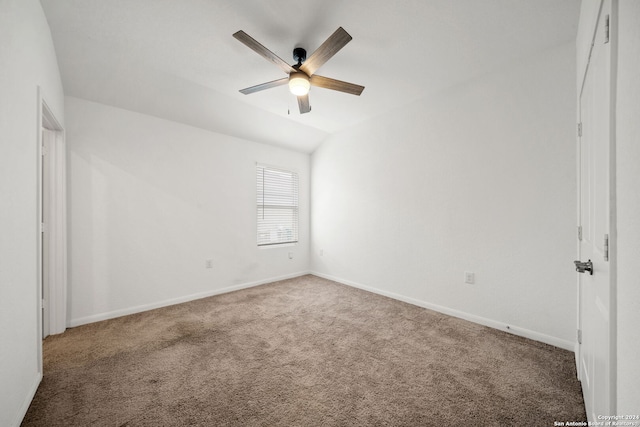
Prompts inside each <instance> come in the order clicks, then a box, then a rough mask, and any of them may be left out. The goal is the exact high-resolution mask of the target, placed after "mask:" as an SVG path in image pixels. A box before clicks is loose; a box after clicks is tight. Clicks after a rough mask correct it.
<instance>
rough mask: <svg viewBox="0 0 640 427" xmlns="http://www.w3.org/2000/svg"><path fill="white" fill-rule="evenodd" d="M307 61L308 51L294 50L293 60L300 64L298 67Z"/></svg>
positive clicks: (299, 48) (297, 48) (298, 48)
mask: <svg viewBox="0 0 640 427" xmlns="http://www.w3.org/2000/svg"><path fill="white" fill-rule="evenodd" d="M306 59H307V51H306V50H304V49H303V48H301V47H296V48H295V49H293V60H294V61H296V62H297V63H298V65H300V64H302V63H303V62H304V61H305V60H306Z"/></svg>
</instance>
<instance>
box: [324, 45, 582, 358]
mask: <svg viewBox="0 0 640 427" xmlns="http://www.w3.org/2000/svg"><path fill="white" fill-rule="evenodd" d="M436 66H437V65H436ZM575 111H576V110H575V45H574V44H568V45H564V46H561V47H558V48H556V49H553V50H550V51H547V52H544V53H541V54H539V55H538V56H536V57H534V58H531V59H530V60H528V61H526V62H522V63H517V64H512V65H510V66H507V67H503V69H502V71H501V72H496V73H493V74H490V75H485V76H483V77H481V78H478V79H476V80H473V81H471V82H468V83H467V84H465V85H462V86H459V87H456V88H453V89H451V90H449V91H448V92H446V93H443V94H440V95H438V96H437V97H433V98H429V99H424V100H422V101H421V102H418V103H413V104H411V105H408V106H406V107H405V108H402V109H400V110H398V111H396V112H395V113H394V114H392V115H390V116H385V117H379V118H378V119H376V120H372V121H369V122H366V123H363V124H362V125H360V126H358V127H357V128H354V129H351V130H349V131H345V132H343V133H340V134H337V135H335V136H333V137H331V138H329V139H328V140H327V141H326V142H324V143H323V145H322V146H321V147H320V148H319V149H318V150H317V151H316V152H315V153H314V154H313V156H312V175H311V176H312V178H311V181H312V213H311V217H312V246H311V248H312V255H311V262H312V265H311V266H312V271H314V272H317V273H319V274H320V275H324V276H326V277H332V278H334V279H337V280H340V281H343V282H345V283H350V284H353V285H356V286H363V287H369V288H371V289H374V290H376V291H378V292H381V293H385V294H387V295H393V296H395V297H399V298H402V299H405V300H408V301H411V302H414V303H417V304H421V305H424V306H431V307H434V306H435V307H437V308H438V309H440V310H443V311H445V312H448V313H451V314H456V315H460V316H463V317H466V318H469V319H472V320H475V321H479V322H483V323H486V324H490V325H492V326H496V327H504V328H506V326H507V325H509V326H510V327H511V330H512V331H515V332H516V333H520V334H523V335H526V336H530V337H532V338H536V339H539V340H542V341H546V342H549V343H552V344H555V345H559V346H562V347H565V348H568V349H570V350H573V342H574V337H575V330H576V297H575V273H574V269H573V264H572V261H573V259H574V257H575V238H576V236H575V232H576V231H575V230H576V229H575V209H576V179H575V127H574V123H575ZM321 250H322V251H323V255H322V256H320V251H321ZM465 271H470V272H474V273H475V279H476V283H475V284H473V285H469V284H465V283H464V272H465Z"/></svg>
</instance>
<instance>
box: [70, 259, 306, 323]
mask: <svg viewBox="0 0 640 427" xmlns="http://www.w3.org/2000/svg"><path fill="white" fill-rule="evenodd" d="M305 274H310V272H309V271H301V272H297V273H291V274H286V275H284V276H278V277H270V278H268V279H261V280H256V281H254V282H247V283H242V284H239V285H233V286H227V287H224V288H222V289H215V290H211V291H206V292H200V293H197V294H191V295H185V296H182V297H178V298H172V299H168V300H164V301H158V302H154V303H150V304H143V305H137V306H134V307H128V308H122V309H119V310H113V311H109V312H106V313H99V314H94V315H91V316H85V317H79V318H77V319H71V320H70V321H69V324H68V327H69V328H73V327H75V326H80V325H86V324H87V323H94V322H99V321H101V320H108V319H114V318H116V317H121V316H126V315H129V314H135V313H140V312H143V311H148V310H153V309H155V308H161V307H167V306H169V305H175V304H181V303H183V302H188V301H193V300H197V299H201V298H207V297H211V296H214V295H220V294H226V293H228V292H233V291H238V290H240V289H246V288H252V287H254V286H259V285H264V284H265V283H271V282H277V281H279V280H285V279H292V278H294V277H299V276H304V275H305Z"/></svg>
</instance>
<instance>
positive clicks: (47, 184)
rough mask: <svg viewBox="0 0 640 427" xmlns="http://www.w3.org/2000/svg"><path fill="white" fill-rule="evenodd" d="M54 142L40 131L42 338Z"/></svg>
mask: <svg viewBox="0 0 640 427" xmlns="http://www.w3.org/2000/svg"><path fill="white" fill-rule="evenodd" d="M54 141H55V133H54V131H51V130H49V129H45V128H43V129H42V173H41V174H40V176H41V177H42V205H41V206H42V215H41V218H40V222H41V223H42V224H43V226H42V228H41V233H42V268H41V269H40V271H41V272H42V338H43V339H44V338H46V337H48V336H49V334H50V333H51V324H50V319H51V310H50V309H51V307H50V304H51V282H50V280H51V262H50V260H51V255H52V254H51V224H50V222H51V221H50V218H51V205H52V200H51V198H52V196H53V195H52V183H51V152H52V149H53V147H52V146H53V144H54Z"/></svg>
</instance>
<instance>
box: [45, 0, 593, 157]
mask: <svg viewBox="0 0 640 427" xmlns="http://www.w3.org/2000/svg"><path fill="white" fill-rule="evenodd" d="M41 3H42V5H43V8H44V10H45V13H46V15H47V18H48V21H49V25H50V26H51V32H52V34H53V40H54V43H55V48H56V52H57V55H58V61H59V64H60V71H61V74H62V80H63V85H64V89H65V93H66V94H67V95H71V96H75V97H79V98H84V99H88V100H92V101H96V102H101V103H104V104H108V105H113V106H116V107H121V108H125V109H129V110H133V111H138V112H141V113H145V114H151V115H154V116H158V117H162V118H166V119H169V120H174V121H177V122H182V123H186V124H189V125H193V126H198V127H201V128H204V129H209V130H213V131H216V132H220V133H224V134H228V135H232V136H236V137H241V138H245V139H250V140H253V141H258V142H264V143H268V144H273V145H278V146H281V147H285V148H289V149H294V150H298V151H302V152H307V153H308V152H312V151H313V150H315V148H316V147H317V146H318V145H319V144H320V143H321V141H322V140H323V139H325V138H326V137H327V136H328V135H330V134H332V133H334V132H337V131H340V130H341V129H344V128H346V127H349V126H352V125H354V124H356V123H359V122H361V121H363V120H366V119H370V118H372V117H376V116H379V115H381V114H384V113H385V112H388V111H390V110H392V109H396V108H398V107H400V106H402V105H405V104H408V103H411V102H413V101H416V100H418V99H421V98H424V97H427V96H429V95H432V94H434V93H437V92H439V91H442V90H444V89H446V88H448V87H451V86H454V85H456V84H459V83H461V82H463V81H465V80H469V79H471V78H473V77H474V76H477V75H480V74H483V73H487V72H490V71H491V70H493V69H497V68H499V67H501V66H502V65H504V64H507V63H510V62H513V61H517V60H519V59H523V58H525V57H527V56H531V55H533V54H535V53H537V52H540V51H543V50H545V49H549V48H552V47H555V46H558V45H561V44H564V43H567V42H570V41H572V40H574V39H575V35H576V31H577V22H578V15H579V8H580V0H401V1H400V0H399V1H389V0H348V1H347V0H324V1H318V0H295V1H289V0H241V1H239V0H235V1H234V0H41ZM339 26H342V27H343V28H344V29H345V30H347V32H349V33H350V34H351V36H352V37H353V40H352V41H351V42H350V43H349V44H347V46H346V47H344V48H343V49H342V50H341V51H339V52H338V53H337V54H336V55H335V56H334V57H333V58H331V60H329V62H327V63H326V64H325V65H324V66H323V67H322V68H320V70H318V74H321V75H323V76H326V77H332V78H335V79H339V80H345V81H348V82H352V83H357V84H361V85H364V86H365V87H366V88H365V90H364V92H363V93H362V95H361V96H360V97H357V96H353V95H348V94H344V93H341V92H335V91H330V90H326V89H321V88H312V90H311V92H310V99H311V106H312V109H313V110H312V111H311V112H310V113H308V114H304V115H300V114H299V113H298V107H297V102H296V99H295V97H294V96H293V95H291V94H290V93H289V92H288V88H287V87H286V86H281V87H278V88H273V89H269V90H266V91H263V92H259V93H254V94H251V95H243V94H241V93H240V92H238V90H239V89H242V88H245V87H248V86H253V85H255V84H259V83H263V82H267V81H270V80H275V79H278V78H281V77H286V75H285V74H284V73H283V72H282V71H281V70H280V69H279V68H278V67H277V66H275V65H273V64H271V63H269V62H268V61H266V60H265V59H263V58H261V57H260V56H258V55H257V54H256V53H255V52H253V51H251V50H250V49H249V48H247V47H246V46H244V45H243V44H242V43H240V42H239V41H237V40H236V39H234V38H233V37H232V34H233V33H234V32H236V31H238V30H244V31H245V32H247V33H248V34H249V35H251V36H252V37H253V38H255V39H256V40H258V41H259V42H261V43H262V44H263V45H265V46H266V47H267V48H269V49H271V50H272V51H273V52H275V53H276V54H277V55H278V56H280V57H281V58H283V59H284V60H286V61H289V62H290V63H292V64H293V63H294V60H293V58H292V51H293V48H294V47H297V46H300V47H304V48H305V49H307V52H308V55H310V54H311V53H312V52H313V51H314V50H315V49H316V48H317V47H318V46H319V45H320V44H321V43H322V42H323V41H324V40H325V39H326V38H327V37H328V36H329V35H331V34H332V33H333V32H334V31H335V30H336V29H337V28H338V27H339ZM289 110H290V111H291V113H290V114H288V111H289Z"/></svg>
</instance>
